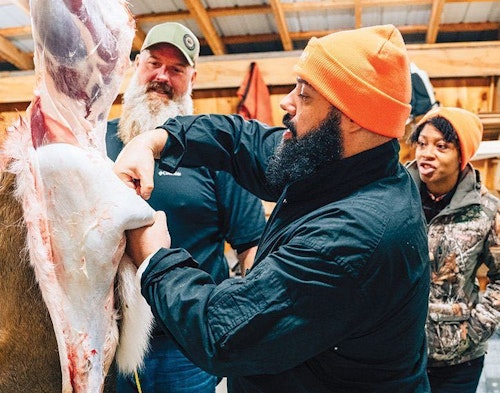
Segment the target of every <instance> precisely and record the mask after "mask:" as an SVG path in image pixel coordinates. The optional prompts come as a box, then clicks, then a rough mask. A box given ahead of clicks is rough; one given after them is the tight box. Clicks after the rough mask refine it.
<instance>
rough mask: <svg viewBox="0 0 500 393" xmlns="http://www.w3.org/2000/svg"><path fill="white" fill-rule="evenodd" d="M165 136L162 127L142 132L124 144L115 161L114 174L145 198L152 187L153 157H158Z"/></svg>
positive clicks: (148, 195)
mask: <svg viewBox="0 0 500 393" xmlns="http://www.w3.org/2000/svg"><path fill="white" fill-rule="evenodd" d="M167 138H168V133H167V132H166V131H165V130H162V129H156V130H152V131H147V132H143V133H142V134H140V135H138V136H136V137H135V138H134V139H132V140H131V141H130V142H129V143H127V144H126V145H125V147H124V148H123V150H122V151H121V153H120V154H119V155H118V157H117V159H116V161H115V165H114V167H113V170H114V172H115V173H116V175H117V176H118V177H119V178H120V179H121V180H122V181H123V182H124V183H125V184H126V185H127V186H129V187H130V188H133V189H135V190H136V192H137V194H139V195H140V196H141V197H143V198H144V199H146V200H147V199H149V197H150V196H151V193H152V192H153V187H154V184H153V175H154V159H155V158H159V156H160V152H161V151H162V150H163V147H164V146H165V143H166V142H167Z"/></svg>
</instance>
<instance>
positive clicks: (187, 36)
mask: <svg viewBox="0 0 500 393" xmlns="http://www.w3.org/2000/svg"><path fill="white" fill-rule="evenodd" d="M160 43H166V44H172V45H174V46H175V47H177V48H178V49H179V50H180V51H181V52H182V54H183V55H184V56H185V57H186V60H187V61H188V63H189V64H190V65H191V66H194V63H195V62H196V59H197V58H198V56H199V54H200V42H199V41H198V38H196V36H195V35H194V34H193V32H192V31H191V30H189V29H188V28H187V27H186V26H183V25H181V24H180V23H176V22H167V23H162V24H159V25H156V26H154V27H153V28H152V29H151V30H149V32H148V34H147V35H146V39H145V40H144V44H142V48H141V51H143V50H144V49H147V48H149V47H151V46H153V45H155V44H160Z"/></svg>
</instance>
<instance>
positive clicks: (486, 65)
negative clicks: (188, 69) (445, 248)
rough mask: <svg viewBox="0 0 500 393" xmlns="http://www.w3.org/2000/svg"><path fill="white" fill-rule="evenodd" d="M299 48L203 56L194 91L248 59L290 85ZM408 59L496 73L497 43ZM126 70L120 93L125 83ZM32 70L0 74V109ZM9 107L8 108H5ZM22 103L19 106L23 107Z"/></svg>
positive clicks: (442, 71) (26, 97)
mask: <svg viewBox="0 0 500 393" xmlns="http://www.w3.org/2000/svg"><path fill="white" fill-rule="evenodd" d="M300 53H301V51H292V52H266V53H252V54H245V55H225V56H203V57H201V58H200V59H199V62H198V65H197V69H198V76H197V79H196V85H195V86H194V88H195V91H196V90H206V89H208V90H213V89H226V88H235V87H238V86H239V85H240V84H241V82H242V80H243V77H244V75H245V73H246V72H247V70H248V67H249V65H250V63H251V62H252V61H256V62H257V63H258V64H259V68H260V71H261V73H262V77H263V78H264V81H265V82H266V84H267V85H269V86H285V85H293V84H294V83H295V79H294V78H295V77H294V73H293V66H294V64H295V63H296V62H297V59H298V57H299V56H300ZM408 53H409V56H410V60H411V61H413V62H415V63H416V64H417V65H418V66H419V67H420V68H421V69H423V70H425V71H427V73H428V74H429V76H430V77H431V78H468V77H488V76H499V75H500V42H498V41H492V42H475V43H471V44H466V43H465V44H464V43H450V44H433V45H408ZM131 72H132V70H129V72H128V73H127V75H126V77H125V79H124V82H123V85H122V88H121V90H120V93H121V92H123V90H124V88H125V86H126V85H127V84H128V81H129V78H130V75H131ZM34 81H35V79H34V73H33V72H32V71H25V72H4V73H0V112H4V111H8V110H12V109H11V108H13V107H15V105H16V104H17V103H24V104H25V103H28V102H30V101H31V99H32V96H33V89H34ZM7 108H10V109H7ZM24 108H25V106H24V107H23V109H24Z"/></svg>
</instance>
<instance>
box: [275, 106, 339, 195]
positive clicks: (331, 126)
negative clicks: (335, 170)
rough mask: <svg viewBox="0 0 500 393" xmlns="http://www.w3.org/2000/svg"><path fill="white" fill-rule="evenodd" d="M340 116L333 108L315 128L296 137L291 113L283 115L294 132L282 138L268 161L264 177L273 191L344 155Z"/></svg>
mask: <svg viewBox="0 0 500 393" xmlns="http://www.w3.org/2000/svg"><path fill="white" fill-rule="evenodd" d="M340 119H341V113H340V111H338V110H337V109H336V108H332V109H331V110H330V112H329V113H328V116H327V117H326V119H325V120H323V122H322V123H321V124H320V125H319V126H318V127H317V128H315V129H312V130H310V131H309V132H307V133H306V134H305V135H304V136H303V137H300V138H297V137H296V135H297V131H296V129H295V126H294V125H293V124H292V123H291V122H290V115H288V114H287V115H285V116H284V117H283V124H284V125H285V127H287V128H288V129H289V130H290V131H291V132H292V135H294V136H293V138H291V139H288V140H284V141H283V143H282V145H281V146H280V147H279V148H278V149H277V151H276V153H275V155H274V156H273V157H272V158H271V160H270V161H269V166H268V167H267V171H266V180H267V182H268V184H269V185H270V186H271V187H272V188H273V190H274V191H275V192H281V191H282V190H283V188H284V187H285V186H286V185H287V184H289V183H292V182H294V181H296V180H299V179H302V178H304V177H306V176H308V175H310V174H312V173H315V172H317V171H318V170H319V169H320V168H323V167H325V166H326V165H328V164H330V163H332V162H334V161H338V160H340V159H341V158H342V157H343V153H344V143H343V140H342V132H341V130H340Z"/></svg>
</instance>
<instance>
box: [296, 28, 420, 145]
mask: <svg viewBox="0 0 500 393" xmlns="http://www.w3.org/2000/svg"><path fill="white" fill-rule="evenodd" d="M294 71H295V72H296V73H297V75H298V76H299V77H300V78H302V79H304V80H305V81H306V82H308V83H310V84H311V85H312V86H313V87H314V88H315V89H316V91H318V92H319V93H320V94H321V95H322V96H323V97H325V98H326V99H327V100H328V101H329V102H330V103H331V104H332V105H334V106H335V107H337V108H338V109H339V110H341V111H342V112H343V113H344V114H345V115H346V116H348V117H349V118H351V119H352V120H354V121H355V122H356V123H357V124H359V125H360V126H362V127H363V128H366V129H367V130H370V131H372V132H375V133H377V134H381V135H385V136H388V137H393V138H399V137H401V136H403V134H404V131H405V124H406V121H407V119H408V116H409V115H410V109H411V106H410V100H411V76H410V61H409V58H408V55H407V53H406V47H405V43H404V41H403V37H402V36H401V33H400V32H399V30H397V29H396V28H395V27H394V26H393V25H383V26H373V27H365V28H361V29H357V30H347V31H341V32H338V33H332V34H329V35H327V36H325V37H322V38H319V39H318V38H311V40H310V41H309V43H308V44H307V46H306V48H305V49H304V52H303V53H302V55H301V57H300V59H299V61H298V63H297V64H296V65H295V67H294Z"/></svg>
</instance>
